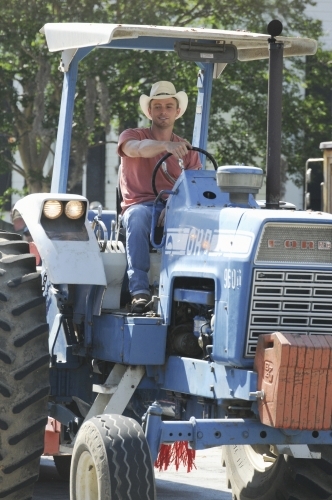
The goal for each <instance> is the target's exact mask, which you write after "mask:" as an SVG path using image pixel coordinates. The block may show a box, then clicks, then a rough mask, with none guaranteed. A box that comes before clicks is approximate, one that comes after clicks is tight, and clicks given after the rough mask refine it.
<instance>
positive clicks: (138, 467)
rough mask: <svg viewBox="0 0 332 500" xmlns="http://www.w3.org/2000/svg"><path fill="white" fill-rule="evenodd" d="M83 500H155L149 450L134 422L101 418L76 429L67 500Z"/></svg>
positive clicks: (123, 419) (111, 416) (140, 430)
mask: <svg viewBox="0 0 332 500" xmlns="http://www.w3.org/2000/svg"><path fill="white" fill-rule="evenodd" d="M87 492H88V493H87ZM87 498H89V499H90V500H124V499H125V500H156V498H157V496H156V489H155V481H154V473H153V466H152V462H151V456H150V450H149V447H148V444H147V442H146V439H145V435H144V433H143V430H142V428H141V427H140V425H139V424H138V423H137V422H136V420H133V419H132V418H128V417H124V416H123V415H101V416H97V417H93V418H91V419H90V420H87V421H86V422H85V423H84V424H83V425H82V427H81V428H80V430H79V433H78V436H77V439H76V441H75V446H74V450H73V455H72V462H71V469H70V499H71V500H85V499H87Z"/></svg>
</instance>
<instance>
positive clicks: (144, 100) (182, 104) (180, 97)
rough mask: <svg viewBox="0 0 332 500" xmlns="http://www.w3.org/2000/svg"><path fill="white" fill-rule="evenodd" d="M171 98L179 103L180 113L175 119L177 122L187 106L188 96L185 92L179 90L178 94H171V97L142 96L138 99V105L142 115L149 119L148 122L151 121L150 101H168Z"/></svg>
mask: <svg viewBox="0 0 332 500" xmlns="http://www.w3.org/2000/svg"><path fill="white" fill-rule="evenodd" d="M172 97H174V98H175V99H177V101H178V103H179V108H180V113H179V114H178V116H177V117H176V120H177V119H178V118H180V117H181V116H182V115H183V113H184V112H185V111H186V109H187V106H188V96H187V94H186V93H185V92H183V90H180V92H177V93H176V94H172V95H170V94H162V95H158V96H152V97H150V96H147V95H145V94H143V95H141V97H140V98H139V104H140V106H141V109H142V111H143V113H144V114H145V116H146V117H147V118H149V120H151V116H150V113H149V105H150V102H151V101H152V99H158V100H159V99H170V98H172Z"/></svg>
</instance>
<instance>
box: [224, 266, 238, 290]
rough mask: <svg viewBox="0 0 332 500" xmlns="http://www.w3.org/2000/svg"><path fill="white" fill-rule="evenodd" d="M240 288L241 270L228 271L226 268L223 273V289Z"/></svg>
mask: <svg viewBox="0 0 332 500" xmlns="http://www.w3.org/2000/svg"><path fill="white" fill-rule="evenodd" d="M240 287H241V269H230V268H229V267H226V269H225V271H224V288H232V289H233V290H235V289H236V288H240Z"/></svg>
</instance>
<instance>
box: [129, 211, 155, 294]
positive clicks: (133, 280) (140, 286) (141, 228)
mask: <svg viewBox="0 0 332 500" xmlns="http://www.w3.org/2000/svg"><path fill="white" fill-rule="evenodd" d="M163 208H164V205H163V204H162V203H158V205H157V208H156V224H157V222H158V218H159V215H160V213H161V212H162V210H163ZM152 209H153V201H151V202H146V203H139V204H137V205H132V206H131V207H129V208H127V210H126V211H125V213H124V214H123V217H122V223H123V227H124V228H125V229H126V251H127V262H128V270H127V272H128V279H129V291H130V293H131V295H137V294H138V293H145V294H147V295H150V289H149V278H148V272H149V269H150V255H149V240H150V232H151V221H152Z"/></svg>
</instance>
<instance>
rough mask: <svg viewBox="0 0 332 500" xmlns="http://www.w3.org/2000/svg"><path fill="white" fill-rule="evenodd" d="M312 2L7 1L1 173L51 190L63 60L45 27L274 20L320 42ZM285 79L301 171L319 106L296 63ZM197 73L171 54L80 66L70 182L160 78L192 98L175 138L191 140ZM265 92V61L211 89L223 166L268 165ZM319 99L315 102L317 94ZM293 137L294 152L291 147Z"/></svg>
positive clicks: (98, 58) (252, 25) (1, 60)
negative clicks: (308, 12) (49, 168)
mask: <svg viewBox="0 0 332 500" xmlns="http://www.w3.org/2000/svg"><path fill="white" fill-rule="evenodd" d="M307 3H308V2H307V1H305V0H292V1H289V0H279V1H278V2H277V1H276V0H257V2H255V3H254V5H253V4H252V3H249V2H247V1H246V0H235V1H233V2H231V3H230V2H227V1H226V0H203V1H200V2H197V1H192V0H186V1H184V2H181V3H179V2H174V1H173V0H168V1H166V0H156V1H155V2H153V4H151V3H150V2H146V0H145V1H142V0H138V1H137V0H135V2H132V1H131V0H115V1H112V2H111V3H109V2H104V1H98V0H97V1H95V0H93V1H91V0H76V1H75V2H74V1H73V0H68V1H62V0H53V1H50V2H47V1H46V2H45V1H44V0H30V1H29V2H27V1H25V2H24V1H23V2H22V1H21V2H19V1H18V0H12V1H11V2H7V3H6V2H5V1H4V0H1V4H2V5H1V18H0V40H1V45H0V84H1V90H0V102H1V103H2V109H3V113H1V115H0V134H2V136H5V137H6V139H7V141H6V149H7V154H1V156H0V168H2V169H4V168H13V169H14V170H17V171H19V172H20V173H21V174H22V175H23V176H24V177H25V181H26V185H27V187H28V190H29V191H30V192H38V191H43V190H48V187H49V180H50V174H51V172H48V173H46V174H43V166H44V164H45V160H46V157H47V156H48V154H49V151H50V149H51V147H52V144H54V140H55V137H56V127H57V120H58V113H59V105H60V98H61V87H62V74H61V73H60V72H59V71H58V69H57V67H58V65H59V58H60V54H50V53H48V51H47V47H46V43H45V40H44V38H43V36H42V35H40V33H39V29H40V28H41V27H42V26H43V25H44V24H45V23H46V22H78V21H79V22H108V23H128V24H156V25H172V26H185V25H194V26H204V27H213V28H221V29H247V30H251V31H258V32H266V25H267V23H268V21H269V20H270V19H272V18H276V17H277V18H279V19H282V20H283V21H284V34H291V33H293V34H294V33H299V34H302V35H304V36H310V37H314V38H317V37H318V36H319V35H320V33H321V31H320V25H319V23H317V22H314V21H312V20H310V19H308V18H307V17H306V16H305V13H304V10H305V7H306V5H307ZM281 13H282V15H281ZM324 57H325V56H324ZM301 72H302V73H301ZM285 73H286V78H285V103H287V106H285V110H286V113H285V114H284V124H285V136H284V137H285V148H284V154H285V155H286V156H287V159H288V163H289V164H292V165H294V168H297V165H299V164H300V161H298V162H296V161H294V158H297V156H298V157H299V156H301V155H300V151H301V144H302V143H301V141H303V137H304V136H305V135H306V134H307V130H308V129H310V127H311V123H312V120H313V118H314V116H313V113H312V109H313V106H314V104H312V106H311V105H310V106H309V105H308V104H307V106H309V108H310V109H306V106H305V105H304V104H303V91H301V88H300V87H301V86H303V81H304V73H303V68H300V69H299V68H298V67H295V66H294V64H292V65H290V66H289V67H287V70H286V72H285ZM175 75H176V78H175ZM196 76H197V68H196V67H195V65H190V64H188V63H185V62H183V61H181V60H179V59H178V58H177V56H175V55H174V54H171V53H153V54H149V53H147V52H132V51H109V50H105V51H102V50H99V51H98V55H97V54H96V53H94V54H92V55H91V56H90V57H87V58H86V59H85V60H84V61H83V62H82V64H81V65H80V78H79V82H78V90H77V97H76V102H75V126H74V127H73V136H72V159H73V164H74V165H75V168H74V169H73V170H72V178H71V180H70V185H73V184H75V182H76V181H77V179H78V178H79V176H80V175H81V170H82V165H83V163H84V160H85V157H86V152H87V148H88V147H94V146H95V144H96V141H98V140H99V139H100V138H101V137H102V136H103V134H104V133H105V131H107V130H108V129H109V126H110V123H111V121H110V120H111V117H116V120H117V124H118V125H117V126H118V128H119V130H121V129H123V128H125V127H126V126H128V125H132V124H135V123H137V119H138V116H139V108H138V96H139V95H140V94H141V93H148V92H149V90H150V87H151V84H152V83H153V82H154V81H156V80H158V79H170V80H173V81H175V83H176V86H177V88H179V89H180V88H182V89H184V90H186V91H187V92H188V94H189V97H190V106H189V109H188V111H187V113H185V115H184V116H183V118H182V119H181V120H179V121H178V122H177V132H178V133H180V134H182V135H184V136H185V137H187V138H189V139H190V137H191V134H192V127H193V118H194V110H195V97H196V92H197V89H196ZM13 82H14V84H13ZM301 92H302V93H301ZM266 93H267V61H258V62H255V63H241V64H234V65H232V66H231V65H230V66H229V67H228V68H226V71H225V72H224V73H223V75H222V77H221V79H220V80H217V81H215V82H214V95H215V97H214V98H213V103H212V112H213V114H212V117H211V124H210V141H212V142H213V148H214V150H215V151H216V154H217V156H218V160H219V161H220V162H223V163H231V162H233V161H238V162H242V161H244V162H245V163H252V162H254V163H255V164H257V162H258V163H261V164H263V158H264V155H265V136H266ZM312 99H313V101H315V99H317V96H313V97H312ZM301 100H302V101H301ZM288 103H290V104H291V105H292V106H288ZM298 105H301V110H302V111H303V113H304V115H303V120H302V121H301V124H300V126H298V125H299V121H298V120H297V121H294V120H293V116H292V113H291V110H292V112H293V113H295V112H296V108H297V106H298ZM286 108H287V109H286ZM225 116H227V119H225ZM287 120H291V123H288V121H287ZM112 123H114V122H112ZM294 125H296V129H295V126H294ZM294 135H296V137H297V142H296V147H295V146H294V145H293V147H290V146H289V145H291V144H293V143H292V138H293V136H294ZM286 146H287V147H286ZM302 147H303V144H302ZM17 149H18V151H19V153H20V157H21V161H22V165H23V168H22V167H20V166H19V165H17V164H16V163H15V162H14V157H13V152H14V151H15V150H17ZM8 152H9V154H8Z"/></svg>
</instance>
